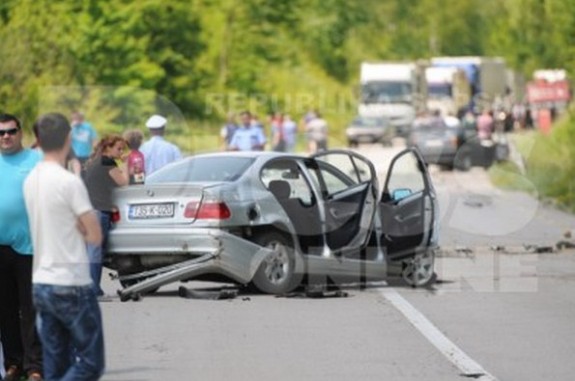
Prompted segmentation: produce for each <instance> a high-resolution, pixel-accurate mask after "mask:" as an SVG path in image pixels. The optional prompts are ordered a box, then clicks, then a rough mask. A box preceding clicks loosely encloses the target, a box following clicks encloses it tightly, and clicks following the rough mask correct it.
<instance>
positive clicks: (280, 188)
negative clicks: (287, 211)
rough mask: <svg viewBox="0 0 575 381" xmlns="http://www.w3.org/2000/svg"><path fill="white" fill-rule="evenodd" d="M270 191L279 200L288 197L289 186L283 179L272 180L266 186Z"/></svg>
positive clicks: (289, 192)
mask: <svg viewBox="0 0 575 381" xmlns="http://www.w3.org/2000/svg"><path fill="white" fill-rule="evenodd" d="M268 188H269V190H270V192H272V193H273V195H274V196H275V197H276V198H277V199H280V200H283V199H286V198H289V196H290V194H291V187H290V185H289V183H288V182H287V181H285V180H272V181H270V184H269V186H268Z"/></svg>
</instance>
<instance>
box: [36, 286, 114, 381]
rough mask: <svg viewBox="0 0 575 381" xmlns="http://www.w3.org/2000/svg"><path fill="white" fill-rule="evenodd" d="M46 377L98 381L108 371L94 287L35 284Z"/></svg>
mask: <svg viewBox="0 0 575 381" xmlns="http://www.w3.org/2000/svg"><path fill="white" fill-rule="evenodd" d="M33 296H34V304H35V306H36V310H37V312H38V319H37V325H38V332H39V334H40V339H41V340H42V352H43V357H44V380H46V381H96V380H98V379H99V378H100V377H101V376H102V374H103V373H104V367H105V361H104V333H103V328H102V315H101V313H100V307H99V306H98V300H97V298H96V295H95V294H94V290H93V288H92V287H91V286H55V285H47V284H34V285H33Z"/></svg>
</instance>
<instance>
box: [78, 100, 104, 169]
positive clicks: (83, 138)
mask: <svg viewBox="0 0 575 381" xmlns="http://www.w3.org/2000/svg"><path fill="white" fill-rule="evenodd" d="M97 140H98V134H97V133H96V130H94V127H92V125H91V124H90V123H88V122H86V121H85V120H84V114H82V113H81V112H79V111H74V112H73V113H72V150H73V151H74V155H76V158H77V159H78V160H79V161H80V164H82V165H84V163H85V162H86V161H88V159H89V158H90V155H91V154H92V149H93V147H94V145H95V143H96V141H97Z"/></svg>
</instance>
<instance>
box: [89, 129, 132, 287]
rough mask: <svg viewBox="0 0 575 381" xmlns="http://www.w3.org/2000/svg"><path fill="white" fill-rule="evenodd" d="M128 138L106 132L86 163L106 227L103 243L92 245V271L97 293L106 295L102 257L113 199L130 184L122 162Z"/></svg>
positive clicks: (92, 194) (94, 200)
mask: <svg viewBox="0 0 575 381" xmlns="http://www.w3.org/2000/svg"><path fill="white" fill-rule="evenodd" d="M125 148H126V141H125V140H124V138H123V137H121V136H119V135H107V136H104V137H103V138H102V139H101V140H100V141H99V142H98V144H97V145H96V148H95V149H94V152H93V153H92V155H91V156H90V159H89V160H88V162H87V163H86V173H85V175H84V182H85V183H86V188H88V195H89V196H90V202H91V203H92V205H93V206H94V209H96V210H97V211H98V217H99V219H100V225H101V227H102V236H103V239H102V244H101V245H90V244H89V245H88V256H89V258H90V275H91V276H92V280H93V281H94V287H95V291H96V295H98V296H103V295H104V292H103V291H102V289H101V287H100V280H101V278H102V257H103V253H104V250H106V244H107V241H108V232H109V231H110V224H111V217H112V213H113V212H114V211H115V210H116V207H115V205H114V203H113V200H112V192H113V191H114V189H115V188H117V187H122V186H126V185H128V184H129V177H128V171H127V170H126V168H125V164H124V163H122V164H121V166H118V162H121V161H122V160H123V159H124V150H125Z"/></svg>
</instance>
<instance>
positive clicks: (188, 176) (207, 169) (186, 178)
mask: <svg viewBox="0 0 575 381" xmlns="http://www.w3.org/2000/svg"><path fill="white" fill-rule="evenodd" d="M253 162H254V158H248V157H237V156H236V157H234V156H230V157H193V158H190V159H184V160H182V161H180V162H177V163H174V164H172V165H169V166H166V167H164V168H162V169H160V170H159V171H158V172H155V173H153V174H152V175H150V176H149V177H148V178H146V184H157V183H179V182H205V181H208V182H210V181H217V182H221V181H224V182H231V181H235V180H237V179H239V178H240V176H241V175H242V174H243V173H244V172H245V171H246V170H247V169H248V168H249V166H250V165H251V164H252V163H253Z"/></svg>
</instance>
